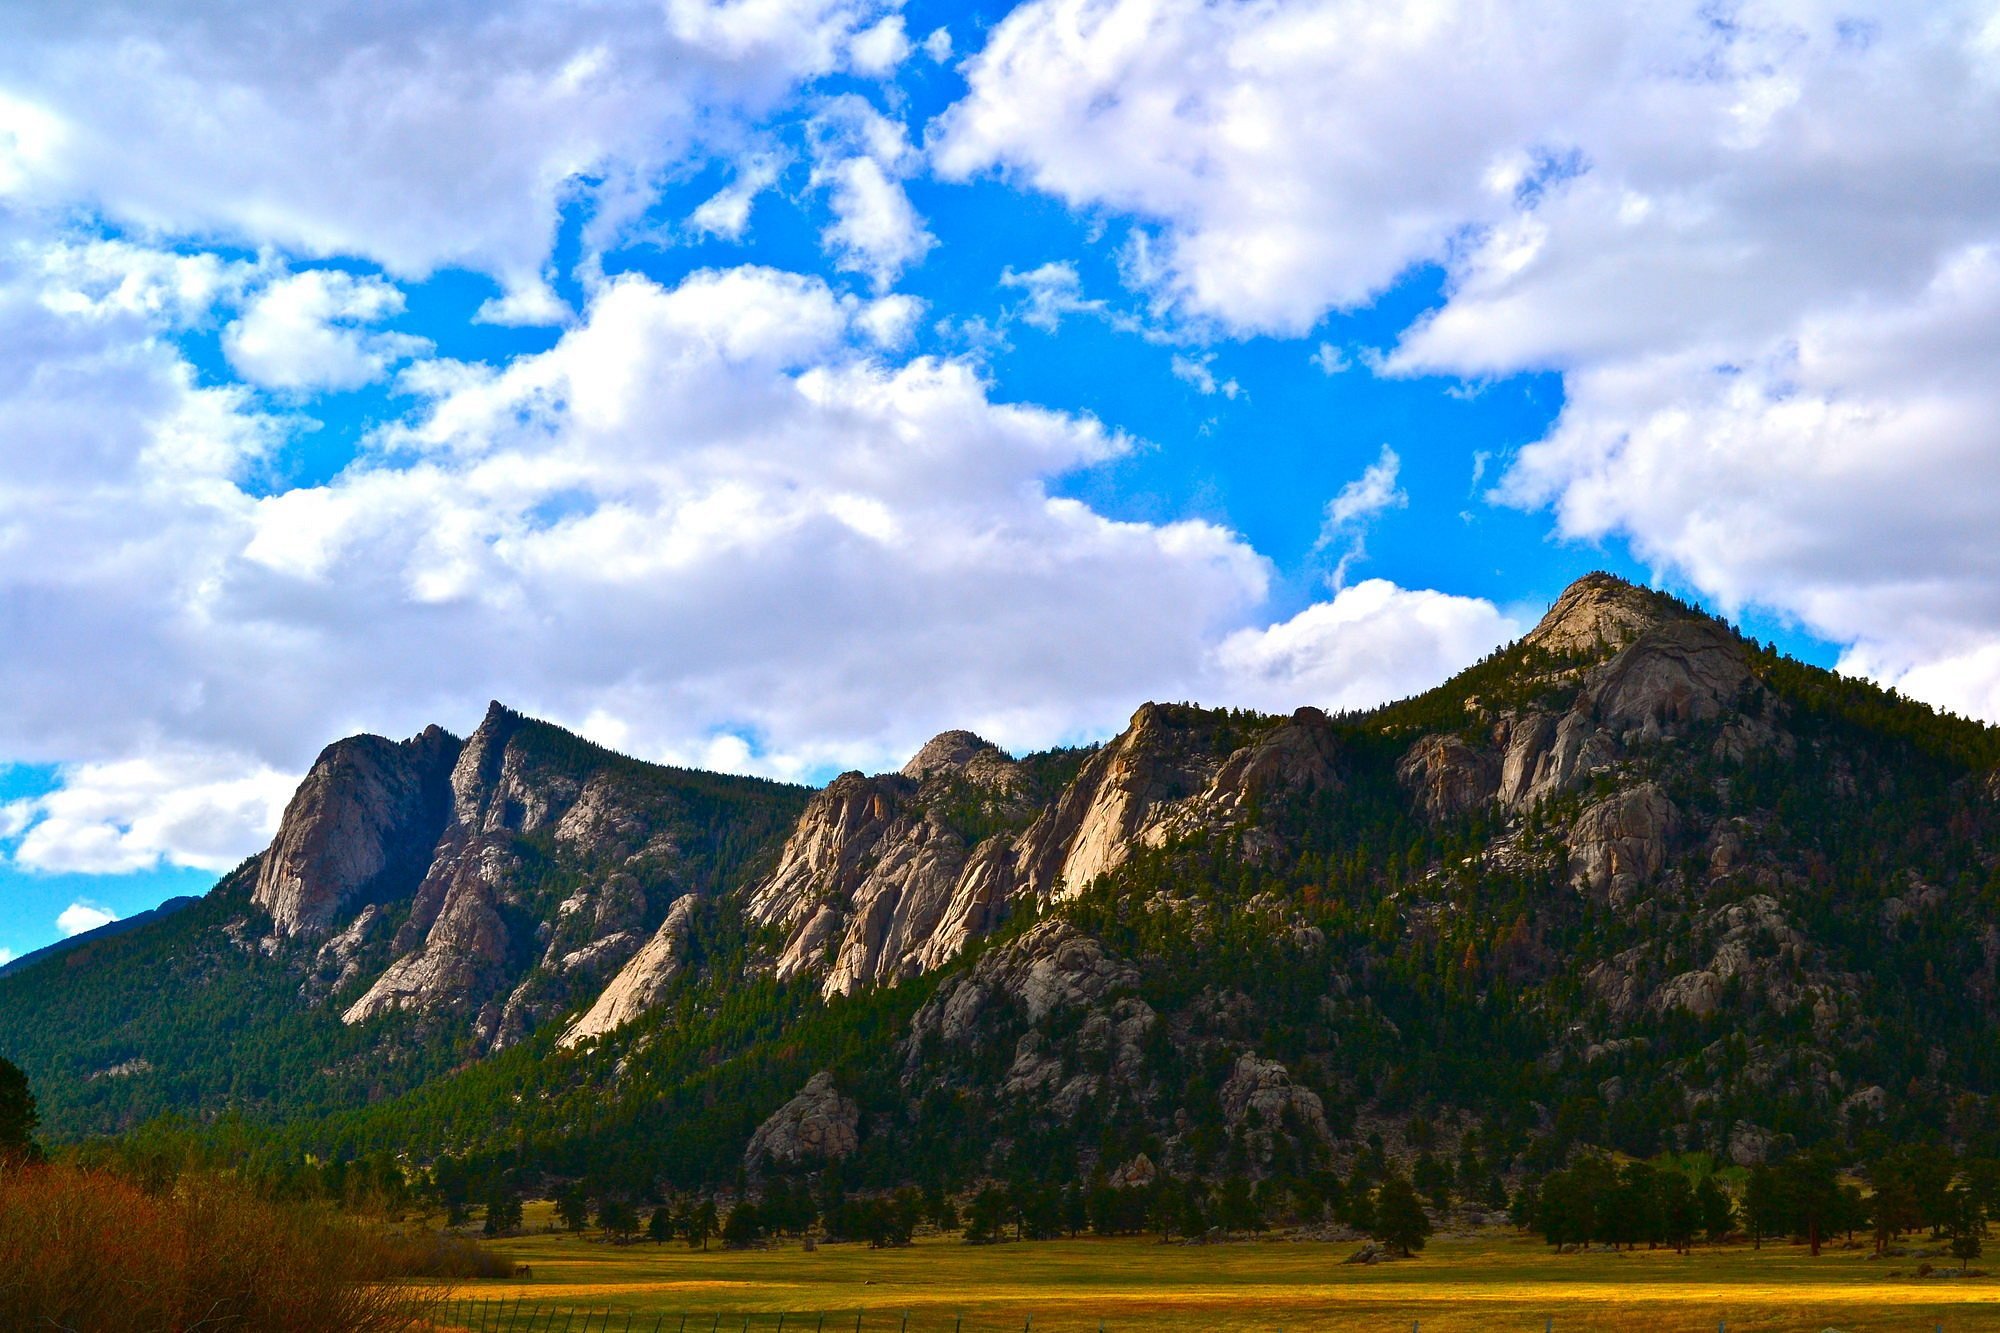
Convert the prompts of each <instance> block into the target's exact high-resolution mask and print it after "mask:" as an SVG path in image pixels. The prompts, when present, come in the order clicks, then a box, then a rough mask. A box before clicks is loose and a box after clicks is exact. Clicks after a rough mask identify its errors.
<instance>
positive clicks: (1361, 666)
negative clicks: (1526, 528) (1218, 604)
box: [1210, 579, 1522, 710]
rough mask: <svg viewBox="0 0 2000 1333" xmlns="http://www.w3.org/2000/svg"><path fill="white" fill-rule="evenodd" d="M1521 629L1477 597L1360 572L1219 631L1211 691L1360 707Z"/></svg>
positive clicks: (1277, 704) (1234, 699) (1416, 685)
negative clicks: (1320, 593)
mask: <svg viewBox="0 0 2000 1333" xmlns="http://www.w3.org/2000/svg"><path fill="white" fill-rule="evenodd" d="M1521 630H1522V626H1521V625H1520V624H1518V623H1517V622H1515V621H1514V620H1512V619H1510V618H1509V617H1507V616H1506V615H1504V614H1503V613H1502V612H1501V611H1500V610H1499V609H1498V608H1497V607H1495V606H1494V605H1493V604H1492V603H1491V602H1488V601H1485V600H1483V599H1481V598H1475V597H1455V596H1451V595H1449V594H1446V593H1441V592H1434V591H1429V590H1412V589H1406V588H1399V587H1397V586H1396V585H1395V584H1393V583H1390V582H1388V581H1387V580H1384V579H1365V580H1363V581H1362V582H1360V583H1357V584H1355V585H1354V586H1353V587H1351V588H1342V589H1341V590H1340V591H1339V592H1337V593H1335V594H1334V596H1333V598H1332V600H1330V601H1324V602H1315V603H1313V604H1312V605H1311V606H1309V607H1307V608H1306V609H1305V610H1303V611H1301V612H1299V613H1298V614H1297V615H1295V616H1293V617H1292V618H1291V619H1290V620H1286V621H1281V622H1280V623H1278V624H1276V625H1272V626H1270V627H1269V628H1267V629H1243V630H1238V631H1237V632H1235V633H1234V634H1231V635H1230V636H1228V637H1227V638H1225V639H1224V640H1222V642H1221V643H1220V644H1219V645H1218V646H1217V648H1216V650H1215V657H1214V663H1213V669H1214V672H1215V685H1214V690H1215V693H1214V694H1213V695H1211V696H1210V697H1213V698H1216V699H1218V700H1226V701H1228V702H1230V703H1234V704H1238V705H1241V706H1246V707H1251V708H1263V709H1267V710H1285V709H1291V708H1296V707H1297V706H1299V705H1300V704H1304V703H1310V704H1316V705H1318V706H1319V707H1322V708H1328V709H1353V708H1369V707H1373V706H1374V705H1376V704H1379V703H1383V702H1385V701H1387V700H1389V699H1394V698H1399V697H1402V696H1405V695H1409V694H1413V693H1415V692H1417V691H1418V690H1420V689H1422V688H1424V687H1427V686H1429V685H1432V684H1435V683H1436V682H1438V681H1440V680H1443V679H1444V678H1445V677H1447V676H1449V675H1450V674H1451V673H1452V672H1454V671H1457V670H1459V669H1461V668H1463V667H1465V666H1467V665H1469V664H1470V663H1472V662H1473V661H1475V660H1477V659H1478V658H1479V657H1480V656H1482V655H1484V654H1485V653H1486V652H1488V651H1490V650H1491V649H1493V648H1496V647H1498V646H1499V645H1500V644H1502V643H1505V642H1507V641H1508V640H1511V639H1514V638H1518V637H1519V636H1520V634H1521Z"/></svg>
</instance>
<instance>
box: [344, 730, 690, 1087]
mask: <svg viewBox="0 0 2000 1333" xmlns="http://www.w3.org/2000/svg"><path fill="white" fill-rule="evenodd" d="M448 790H449V792H450V811H449V821H448V823H447V825H446V828H445V830H444V833H443V835H442V836H441V837H440V838H439V839H438V840H437V845H436V847H435V849H434V851H433V853H432V855H431V858H430V863H429V867H428V869H427V871H426V872H425V874H424V876H423V880H422V883H421V884H419V885H418V886H417V889H416V893H415V895H414V898H413V900H412V902H411V906H410V910H409V914H408V915H407V917H405V918H404V920H403V922H402V924H401V926H400V927H399V928H398V929H397V931H396V934H395V937H394V939H393V941H392V942H391V945H390V949H389V954H390V958H391V959H392V961H391V962H390V963H389V964H388V966H387V968H386V970H384V971H383V972H382V973H381V975H380V976H378V977H377V978H376V980H375V981H374V983H373V984H372V985H371V986H370V987H369V988H368V990H367V991H366V992H365V993H364V994H363V995H362V996H361V997H360V998H359V999H358V1000H356V1001H355V1002H354V1003H353V1004H351V1005H350V1006H349V1007H348V1009H347V1010H346V1012H345V1014H344V1015H343V1018H344V1019H345V1021H347V1022H348V1023H360V1022H365V1021H367V1020H368V1019H371V1018H376V1017H379V1016H381V1015H383V1014H387V1013H393V1012H397V1011H415V1012H418V1013H422V1014H426V1015H459V1016H469V1017H471V1018H472V1019H473V1020H474V1023H473V1026H474V1032H475V1035H476V1036H477V1037H478V1039H479V1040H480V1041H481V1042H482V1043H483V1044H485V1045H486V1046H487V1047H488V1048H492V1049H497V1048H499V1047H503V1046H506V1045H510V1044H512V1043H513V1042H516V1041H519V1040H520V1039H521V1038H523V1037H524V1036H526V1035H527V1034H528V1033H529V1032H530V1031H532V1030H534V1028H535V1027H536V1026H538V1025H539V1024H540V1023H541V1022H543V1021H546V1020H547V1019H549V1018H551V1017H553V1016H555V1015H558V1014H560V1013H563V1012H565V1011H567V1010H569V1009H570V1008H571V1007H572V1006H573V1005H574V1004H575V1003H576V1002H577V1001H578V1000H579V999H584V998H588V997H591V996H597V992H598V990H599V988H600V987H605V986H606V983H607V981H609V980H610V979H611V978H612V977H613V974H614V973H618V972H620V971H621V969H622V968H623V966H624V965H626V964H627V963H629V962H631V961H633V960H634V959H635V957H636V956H637V955H639V954H640V953H642V952H643V951H644V950H643V949H642V946H643V945H645V944H647V942H648V936H653V937H654V939H653V943H655V944H657V945H659V948H658V949H655V950H654V951H653V953H652V954H650V955H648V960H647V961H648V964H649V965H650V966H651V968H652V969H653V970H652V971H651V972H646V973H639V974H634V976H632V977H631V978H628V979H627V980H626V983H625V984H624V985H622V986H619V985H617V984H615V983H613V985H612V986H611V987H610V988H609V990H608V991H607V994H609V993H610V991H612V990H615V991H616V994H612V995H611V998H610V999H609V1000H607V1001H606V1005H605V1008H604V1010H603V1011H602V1012H601V1013H599V1014H598V1017H597V1019H596V1020H594V1021H596V1022H599V1023H601V1022H605V1021H607V1019H610V1017H611V1015H614V1014H616V1015H619V1016H620V1017H617V1018H615V1019H611V1021H612V1022H613V1024H614V1025H615V1023H616V1022H620V1021H624V1017H625V1016H629V1014H630V1013H631V1012H632V1008H631V1006H632V1005H633V1004H634V1003H635V1002H637V1001H638V1000H639V999H641V998H642V997H648V996H651V995H654V994H657V990H658V987H659V986H661V985H664V984H665V980H666V979H667V978H666V976H665V975H663V974H662V973H663V972H670V968H669V967H668V965H669V964H670V962H671V954H672V944H673V937H672V936H671V933H670V935H669V937H668V938H667V939H665V940H662V939H660V938H659V933H658V932H659V930H661V929H664V927H662V926H661V918H662V915H663V914H664V913H665V908H666V904H667V903H668V902H670V901H672V900H674V899H676V898H678V897H680V896H681V892H682V890H680V889H679V888H677V887H676V886H675V885H674V884H673V875H674V873H675V869H676V867H677V866H678V865H679V862H680V853H679V848H678V846H677V844H676V841H675V835H674V821H673V818H672V813H671V808H670V801H671V797H670V795H668V794H664V793H663V792H662V790H661V789H660V787H659V784H658V783H656V782H651V781H649V780H648V779H647V778H646V777H645V776H644V775H643V774H640V773H638V772H637V769H636V766H634V765H632V764H631V763H629V762H628V761H623V760H620V759H619V758H618V757H617V756H615V755H612V754H610V753H609V752H607V751H603V750H600V749H598V748H597V747H595V746H592V745H590V744H588V743H587V742H583V741H581V740H578V739H577V738H575V737H572V736H570V735H568V733H565V732H561V731H559V730H558V729H556V728H553V727H550V726H548V725H547V724H545V723H539V722H535V721H533V720H531V719H528V718H525V717H522V716H521V715H520V714H518V713H515V712H512V711H511V710H509V709H507V708H504V707H502V706H501V705H500V704H497V703H496V704H494V705H492V707H491V708H489V709H488V710H487V713H486V717H485V719H484V720H483V721H482V722H481V723H480V725H479V727H478V729H477V730H475V731H474V732H473V733H472V735H471V736H470V737H469V738H467V740H466V742H465V744H464V746H463V747H462V748H461V749H460V750H459V752H458V757H457V762H456V764H455V765H454V766H453V767H452V769H451V772H450V777H449V781H448ZM531 866H534V867H540V868H541V869H540V870H536V871H534V872H532V873H531V869H530V867H531ZM552 866H555V867H565V868H566V869H567V871H568V873H569V875H570V876H571V877H572V879H574V878H578V877H580V878H581V879H582V883H581V885H580V886H579V887H577V888H576V889H574V890H572V891H571V892H570V893H569V894H568V896H567V897H565V898H563V899H562V900H560V901H557V902H545V901H542V900H541V899H539V898H538V896H537V895H538V893H539V892H540V890H539V889H538V887H537V885H538V883H539V881H540V878H541V877H542V876H543V875H545V874H546V873H547V869H548V868H550V867H552ZM661 950H665V951H666V952H665V955H664V956H663V955H662V953H661ZM597 998H599V999H603V998H604V997H603V996H597ZM592 1007H593V1009H595V1007H596V1006H595V1005H593V1006H592Z"/></svg>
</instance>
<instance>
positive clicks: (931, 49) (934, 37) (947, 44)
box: [924, 28, 951, 65]
mask: <svg viewBox="0 0 2000 1333" xmlns="http://www.w3.org/2000/svg"><path fill="white" fill-rule="evenodd" d="M924 54H925V55H927V56H929V57H930V58H931V60H932V61H933V62H934V63H936V64H939V65H942V64H944V63H945V61H947V60H950V59H951V29H949V28H932V29H931V34H930V36H928V37H926V38H924Z"/></svg>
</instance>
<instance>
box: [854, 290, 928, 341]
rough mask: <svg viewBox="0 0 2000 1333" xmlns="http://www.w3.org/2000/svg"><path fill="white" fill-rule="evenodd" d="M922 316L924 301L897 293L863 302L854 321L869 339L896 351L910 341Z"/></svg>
mask: <svg viewBox="0 0 2000 1333" xmlns="http://www.w3.org/2000/svg"><path fill="white" fill-rule="evenodd" d="M923 317H924V303H923V302H922V301H921V300H919V299H918V298H916V297H914V296H909V295H906V294H904V293H902V292H894V293H891V294H890V295H888V296H882V297H877V298H876V299H875V300H873V301H868V302H865V303H863V304H862V305H861V307H860V308H859V309H858V310H857V311H856V312H855V315H854V324H855V327H856V328H857V329H859V330H860V331H861V332H862V333H863V334H865V335H866V336H867V338H868V340H869V341H870V342H872V343H874V344H875V345H876V346H877V347H880V348H882V349H883V350H885V351H891V352H893V351H897V350H899V349H900V348H902V347H905V346H907V345H908V344H909V341H910V336H911V334H913V333H914V332H915V331H916V327H917V321H918V320H920V319H922V318H923Z"/></svg>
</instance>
